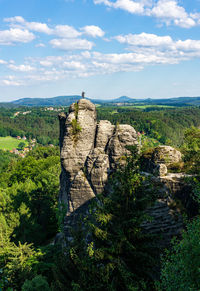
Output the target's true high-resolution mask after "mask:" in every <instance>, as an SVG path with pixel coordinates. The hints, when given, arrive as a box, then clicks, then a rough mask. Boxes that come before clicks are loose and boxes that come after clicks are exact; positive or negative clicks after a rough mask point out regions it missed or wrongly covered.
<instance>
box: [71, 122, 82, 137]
mask: <svg viewBox="0 0 200 291" xmlns="http://www.w3.org/2000/svg"><path fill="white" fill-rule="evenodd" d="M71 125H72V134H73V135H74V136H75V137H76V136H77V135H78V134H79V132H81V129H82V128H81V126H80V124H79V122H78V121H77V119H73V120H72V122H71Z"/></svg>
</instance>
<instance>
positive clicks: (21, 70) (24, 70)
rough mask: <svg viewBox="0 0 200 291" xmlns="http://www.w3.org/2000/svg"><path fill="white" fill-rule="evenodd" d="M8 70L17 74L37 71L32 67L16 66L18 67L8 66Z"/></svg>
mask: <svg viewBox="0 0 200 291" xmlns="http://www.w3.org/2000/svg"><path fill="white" fill-rule="evenodd" d="M8 68H9V69H11V70H13V71H16V72H31V71H34V70H35V68H34V67H32V66H30V65H19V66H16V65H13V64H10V65H8Z"/></svg>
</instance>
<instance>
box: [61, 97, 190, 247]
mask: <svg viewBox="0 0 200 291" xmlns="http://www.w3.org/2000/svg"><path fill="white" fill-rule="evenodd" d="M59 119H60V149H61V153H60V155H61V169H62V171H61V176H60V186H61V187H60V197H59V200H60V203H61V205H62V204H64V205H65V206H66V205H67V215H66V220H65V227H64V230H65V236H66V237H67V238H68V239H69V238H70V231H69V229H70V228H71V227H72V226H74V225H75V224H76V221H77V216H80V215H81V214H85V213H87V211H88V203H89V202H90V200H91V199H93V198H94V197H96V195H97V194H100V193H102V192H103V191H104V189H105V188H106V184H107V181H108V177H109V175H110V174H111V173H112V172H113V171H114V170H115V169H116V167H117V166H118V165H119V164H120V165H123V163H124V159H123V156H124V155H127V154H129V153H130V152H129V151H128V149H127V146H131V145H135V146H138V141H137V133H136V131H135V130H134V128H133V127H132V126H130V125H116V126H114V125H112V124H111V123H110V122H109V121H106V120H101V121H100V122H97V120H96V109H95V106H94V105H93V104H92V103H91V102H90V101H88V100H85V99H81V100H79V101H78V103H75V104H72V105H71V106H70V108H69V113H68V114H64V113H61V114H60V115H59ZM180 161H181V153H180V152H179V151H177V150H176V149H174V148H172V147H169V146H159V147H157V148H155V149H154V150H153V151H152V152H151V153H150V155H149V156H148V157H145V159H144V169H143V170H144V172H145V173H144V175H147V176H149V177H150V179H151V181H152V183H155V184H159V188H158V189H159V190H158V192H159V193H158V200H157V202H156V204H155V206H154V207H153V208H151V209H149V210H148V211H149V213H150V214H151V216H152V217H154V220H153V221H152V222H151V223H145V224H144V225H143V227H144V230H146V231H147V232H151V233H157V234H161V235H162V236H163V238H162V239H161V242H160V244H161V245H163V246H167V245H168V244H169V242H170V239H171V238H172V237H173V236H174V235H176V236H177V235H179V234H180V232H181V230H182V228H183V221H182V217H181V207H183V208H185V209H193V210H194V211H196V210H195V205H193V204H194V203H193V201H192V199H191V198H190V197H189V192H190V189H189V186H188V185H187V184H186V183H185V182H184V177H185V176H184V175H183V174H167V167H168V166H170V164H173V163H179V162H180ZM148 172H149V173H148ZM177 201H181V202H180V203H181V204H179V202H177ZM181 205H182V206H181ZM64 209H65V208H64Z"/></svg>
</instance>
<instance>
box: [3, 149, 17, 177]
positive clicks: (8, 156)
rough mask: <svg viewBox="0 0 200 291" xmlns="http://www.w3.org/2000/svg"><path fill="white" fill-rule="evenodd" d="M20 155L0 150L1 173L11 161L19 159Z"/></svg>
mask: <svg viewBox="0 0 200 291" xmlns="http://www.w3.org/2000/svg"><path fill="white" fill-rule="evenodd" d="M17 159H18V156H16V155H14V154H11V153H10V152H8V151H3V150H0V173H2V172H3V171H5V170H6V168H7V167H8V164H9V163H10V162H11V161H14V160H17Z"/></svg>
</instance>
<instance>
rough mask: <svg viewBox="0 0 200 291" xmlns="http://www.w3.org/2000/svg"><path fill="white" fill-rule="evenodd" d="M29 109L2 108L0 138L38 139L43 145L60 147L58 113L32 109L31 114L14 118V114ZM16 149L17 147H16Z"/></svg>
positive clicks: (0, 112)
mask: <svg viewBox="0 0 200 291" xmlns="http://www.w3.org/2000/svg"><path fill="white" fill-rule="evenodd" d="M29 110H30V108H28V107H21V108H15V109H13V108H12V109H8V108H7V109H5V108H0V136H4V137H6V136H12V137H16V136H21V137H22V136H24V135H26V137H27V138H28V139H29V138H36V140H37V142H38V143H39V144H42V145H47V144H54V145H58V144H59V140H58V137H59V136H58V135H59V122H58V112H57V111H45V110H44V108H42V107H41V108H34V107H32V108H31V112H30V114H27V115H23V114H19V115H18V116H16V117H15V118H12V117H13V115H14V113H15V112H17V111H19V112H21V113H22V112H24V111H29ZM15 148H16V146H15Z"/></svg>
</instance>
